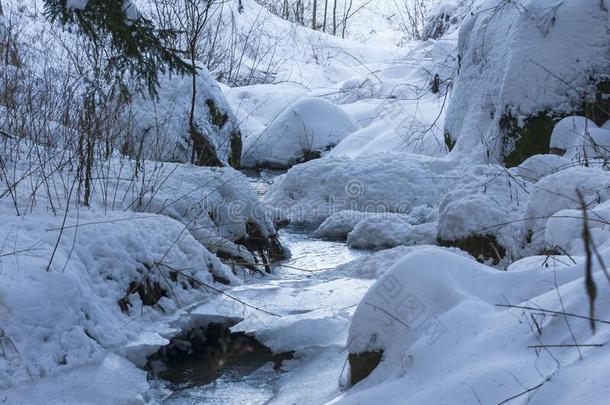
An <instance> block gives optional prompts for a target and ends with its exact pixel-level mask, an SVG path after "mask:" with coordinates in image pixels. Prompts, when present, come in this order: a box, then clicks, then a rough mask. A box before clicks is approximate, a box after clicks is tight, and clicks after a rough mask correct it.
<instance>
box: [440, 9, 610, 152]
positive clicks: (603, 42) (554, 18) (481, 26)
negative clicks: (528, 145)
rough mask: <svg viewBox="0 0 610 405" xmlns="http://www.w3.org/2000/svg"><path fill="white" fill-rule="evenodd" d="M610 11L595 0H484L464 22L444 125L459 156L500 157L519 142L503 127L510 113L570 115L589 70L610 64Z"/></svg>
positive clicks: (600, 73) (588, 85)
mask: <svg viewBox="0 0 610 405" xmlns="http://www.w3.org/2000/svg"><path fill="white" fill-rule="evenodd" d="M608 18H609V17H608V13H607V11H605V10H604V7H599V4H598V3H597V2H592V1H589V0H577V1H569V2H557V1H555V0H527V1H523V2H520V3H519V4H517V3H514V2H498V1H495V0H481V1H477V2H476V3H475V6H474V8H473V12H472V14H471V16H469V17H467V19H466V20H465V21H464V23H463V24H462V25H461V27H460V31H459V45H458V55H459V57H460V63H459V73H458V75H457V76H456V78H455V82H454V89H453V92H452V96H451V101H450V103H449V107H448V110H447V117H446V123H445V129H446V131H447V132H448V133H449V135H450V137H451V139H452V140H453V141H456V145H455V148H454V151H453V153H452V155H453V156H454V158H456V159H462V158H468V159H476V160H478V161H489V160H491V161H492V162H502V161H503V158H504V157H505V156H507V155H508V154H510V152H511V151H512V148H513V147H514V144H513V140H511V139H509V138H507V137H505V136H504V133H503V130H502V128H501V125H500V124H501V122H502V121H503V117H506V116H507V114H508V113H510V114H511V115H512V116H514V117H516V118H517V120H518V121H519V123H520V124H522V123H523V119H525V118H526V117H528V116H530V115H533V114H536V113H540V112H542V113H545V112H546V111H549V110H550V111H551V112H552V113H553V114H557V115H561V114H563V115H569V114H571V113H572V112H573V111H576V110H578V109H579V108H580V105H581V103H582V102H583V101H584V100H583V98H584V97H583V94H589V95H591V97H593V96H592V95H593V94H594V91H593V87H594V86H595V82H594V81H591V80H590V74H591V75H593V77H596V78H597V79H598V80H603V78H604V77H605V76H604V74H605V72H608V69H609V68H610V58H609V57H608V55H609V52H610V40H609V39H610V32H609V31H608Z"/></svg>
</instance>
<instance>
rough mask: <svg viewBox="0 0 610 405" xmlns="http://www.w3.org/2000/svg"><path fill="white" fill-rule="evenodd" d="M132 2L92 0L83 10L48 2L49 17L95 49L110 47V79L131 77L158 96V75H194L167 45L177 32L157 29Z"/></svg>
mask: <svg viewBox="0 0 610 405" xmlns="http://www.w3.org/2000/svg"><path fill="white" fill-rule="evenodd" d="M132 7H135V5H133V4H131V3H130V2H129V0H89V1H88V2H87V3H86V5H83V6H82V7H71V6H70V5H68V1H67V0H45V8H46V15H47V17H48V18H49V19H50V20H51V21H59V22H61V23H62V24H63V25H64V26H66V27H68V28H69V29H72V28H76V29H78V30H79V31H80V33H81V34H82V35H83V36H84V37H86V38H87V39H88V40H89V41H91V43H92V45H94V46H109V47H110V53H111V56H110V57H109V59H108V63H107V65H106V68H105V72H104V74H105V76H106V79H107V80H112V79H118V80H119V82H121V83H123V81H122V78H123V77H125V76H130V77H132V78H133V79H135V81H136V82H137V84H138V85H139V86H142V87H145V88H146V90H147V91H148V92H149V93H150V95H151V96H156V95H157V87H158V85H159V79H158V77H159V73H160V72H161V73H165V72H167V71H169V72H175V73H179V74H186V73H192V72H191V69H192V68H191V66H190V65H189V64H188V63H186V62H185V61H183V60H182V59H181V56H180V54H181V52H180V51H178V50H176V49H172V48H170V47H168V46H166V43H168V41H169V40H170V39H172V38H173V37H174V36H175V35H176V34H177V33H176V31H174V30H169V29H157V28H156V27H155V25H154V24H153V22H152V21H150V20H149V19H147V18H145V17H144V16H142V15H141V14H139V13H137V12H136V13H135V17H133V16H132V17H131V18H130V16H129V15H128V11H129V10H130V8H132Z"/></svg>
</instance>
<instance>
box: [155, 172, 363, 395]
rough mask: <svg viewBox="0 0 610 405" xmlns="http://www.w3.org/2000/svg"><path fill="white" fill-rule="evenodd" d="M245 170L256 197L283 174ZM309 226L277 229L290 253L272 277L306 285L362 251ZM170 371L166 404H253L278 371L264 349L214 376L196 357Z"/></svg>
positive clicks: (273, 386)
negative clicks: (322, 236) (315, 234)
mask: <svg viewBox="0 0 610 405" xmlns="http://www.w3.org/2000/svg"><path fill="white" fill-rule="evenodd" d="M246 174H247V175H248V177H249V178H250V181H251V184H252V186H253V187H254V189H255V190H256V191H257V192H258V193H259V195H260V196H261V197H262V196H263V195H264V194H265V193H266V192H267V190H268V189H269V185H270V184H271V183H272V182H273V181H274V179H275V178H276V177H277V176H279V175H281V174H283V173H282V172H279V171H263V172H261V173H256V172H247V173H246ZM313 230H314V229H312V228H307V227H297V226H289V227H287V228H284V229H282V230H281V231H280V232H279V235H280V240H281V242H282V245H283V246H284V247H285V248H288V249H289V250H290V252H291V256H290V258H288V259H286V260H284V261H282V262H281V263H278V265H277V266H276V267H275V268H274V274H275V276H276V277H277V278H276V281H279V282H280V283H286V284H288V285H289V284H290V283H291V282H292V281H294V282H297V283H305V284H307V283H308V282H309V281H308V280H311V282H312V283H314V282H315V281H316V273H317V272H323V271H325V270H330V269H333V268H335V267H337V266H339V265H341V264H344V263H347V262H349V261H352V260H354V259H356V258H358V257H360V256H361V255H362V253H361V252H358V251H354V250H351V249H349V248H348V247H347V246H346V244H345V243H342V242H332V241H324V240H319V239H316V238H314V237H312V236H311V234H312V232H313ZM278 278H279V280H278ZM266 283H269V280H266V279H260V280H257V281H256V282H254V283H253V284H252V288H256V286H257V285H260V284H263V285H264V284H266ZM172 373H173V376H172V379H173V380H174V382H173V384H171V385H170V388H171V389H172V390H173V391H174V392H173V393H172V395H170V396H169V397H168V398H167V399H166V400H165V401H164V403H166V404H226V405H232V404H235V405H237V404H239V405H249V404H252V405H255V404H256V405H257V404H264V403H266V402H269V401H270V400H271V399H272V398H273V397H274V395H275V394H276V392H277V390H278V385H277V381H278V379H279V377H280V375H281V373H282V371H281V370H280V369H276V368H274V363H273V362H272V361H271V359H270V357H269V355H268V354H266V353H263V352H258V353H249V354H248V355H246V356H243V357H241V358H237V359H234V360H233V361H231V362H228V363H227V364H226V366H224V367H223V368H221V369H220V370H216V372H215V375H214V376H213V377H214V378H210V371H209V366H208V364H207V363H206V362H205V361H197V360H193V361H190V362H186V363H185V364H181V365H180V367H178V368H176V369H174V370H172ZM178 380H181V381H178Z"/></svg>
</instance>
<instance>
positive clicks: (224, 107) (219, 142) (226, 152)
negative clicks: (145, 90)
mask: <svg viewBox="0 0 610 405" xmlns="http://www.w3.org/2000/svg"><path fill="white" fill-rule="evenodd" d="M191 80H192V78H191V77H190V76H176V75H173V76H169V75H164V76H162V77H160V80H159V85H160V87H159V89H158V99H151V98H150V97H149V96H147V95H143V94H141V95H138V96H137V97H136V98H135V99H134V100H133V102H132V103H131V105H130V108H129V110H128V112H127V116H126V118H125V119H126V121H127V122H128V124H130V125H132V127H133V135H130V137H129V138H128V139H124V140H123V142H124V145H123V148H124V150H125V151H127V152H129V154H130V155H132V156H140V158H141V159H148V160H156V161H169V162H181V163H189V162H191V156H192V149H193V141H192V139H191V135H190V128H189V116H190V109H191V92H192V83H191ZM195 106H196V107H195V119H194V121H195V125H196V126H197V128H198V129H199V131H200V132H201V133H203V134H205V135H206V136H207V137H209V141H210V142H212V144H213V146H214V148H215V149H216V152H217V154H218V157H219V159H220V160H221V161H222V162H223V163H229V164H231V165H233V166H237V167H238V166H239V163H240V157H241V156H240V155H241V133H240V130H239V123H238V121H237V119H236V117H235V115H234V114H233V111H232V109H231V107H230V106H229V103H228V102H227V100H226V98H225V96H224V94H223V93H222V91H221V90H220V87H219V86H218V83H217V82H216V81H215V80H214V79H213V78H212V77H211V76H210V73H209V72H208V71H207V69H205V67H200V68H199V69H198V75H197V81H196V99H195Z"/></svg>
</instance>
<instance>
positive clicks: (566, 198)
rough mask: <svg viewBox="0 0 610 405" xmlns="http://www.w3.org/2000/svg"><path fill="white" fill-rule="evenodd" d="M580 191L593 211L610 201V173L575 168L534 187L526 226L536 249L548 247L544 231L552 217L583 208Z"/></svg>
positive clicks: (528, 205) (553, 175)
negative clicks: (567, 210) (597, 206)
mask: <svg viewBox="0 0 610 405" xmlns="http://www.w3.org/2000/svg"><path fill="white" fill-rule="evenodd" d="M578 192H580V193H581V194H582V196H583V198H584V202H585V204H587V207H588V208H589V209H591V208H593V207H594V206H596V205H597V204H599V203H601V202H604V201H607V200H609V199H610V172H608V171H605V170H602V169H598V168H588V167H573V168H569V169H566V170H562V171H560V172H557V173H554V174H551V175H549V176H546V177H544V178H542V179H541V180H540V181H538V182H537V183H535V184H534V185H533V186H532V191H531V194H530V196H529V200H528V202H527V209H526V211H525V216H524V218H525V221H524V222H523V226H524V231H525V233H526V234H527V239H528V242H529V243H530V245H531V247H532V248H533V249H534V250H542V249H544V248H545V246H544V228H545V225H546V223H547V219H548V218H549V217H551V216H552V215H553V214H555V213H556V212H558V211H561V210H566V209H577V208H580V205H581V204H580V201H579V197H578ZM549 240H551V241H552V240H554V238H550V239H549ZM550 247H551V248H552V247H553V246H550Z"/></svg>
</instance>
